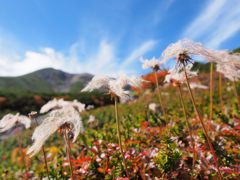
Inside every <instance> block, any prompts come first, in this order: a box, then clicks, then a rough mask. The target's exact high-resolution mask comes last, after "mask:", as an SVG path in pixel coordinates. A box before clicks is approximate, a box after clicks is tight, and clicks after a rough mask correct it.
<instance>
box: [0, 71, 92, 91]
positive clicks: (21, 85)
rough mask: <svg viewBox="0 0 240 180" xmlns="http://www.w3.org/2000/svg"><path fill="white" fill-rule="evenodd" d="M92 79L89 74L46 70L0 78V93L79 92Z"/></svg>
mask: <svg viewBox="0 0 240 180" xmlns="http://www.w3.org/2000/svg"><path fill="white" fill-rule="evenodd" d="M92 77H93V75H92V74H89V73H81V74H72V73H67V72H64V71H62V70H57V69H54V68H44V69H40V70H37V71H34V72H31V73H28V74H25V75H21V76H16V77H6V76H5V77H0V91H8V92H15V91H16V92H35V93H62V92H79V91H80V89H81V88H83V87H84V86H85V85H86V84H87V83H88V82H89V81H90V80H91V78H92Z"/></svg>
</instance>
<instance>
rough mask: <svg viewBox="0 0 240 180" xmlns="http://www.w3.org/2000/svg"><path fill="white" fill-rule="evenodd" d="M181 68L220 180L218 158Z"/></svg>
mask: <svg viewBox="0 0 240 180" xmlns="http://www.w3.org/2000/svg"><path fill="white" fill-rule="evenodd" d="M183 68H184V73H185V78H186V83H187V87H188V91H189V94H190V97H191V101H192V104H193V107H194V111H195V114H196V116H197V118H198V119H199V121H200V123H201V125H202V129H203V132H204V134H205V136H206V139H207V143H208V146H209V148H210V151H211V153H212V155H213V159H214V163H215V166H216V168H217V173H218V178H219V179H221V180H222V179H223V177H222V174H221V171H220V169H219V165H218V158H217V156H216V154H215V151H214V149H213V146H212V142H211V139H210V137H209V135H208V132H207V128H206V127H205V125H204V122H203V120H202V117H201V115H200V113H199V111H198V109H197V106H196V103H195V99H194V96H193V93H192V90H191V87H190V84H189V79H188V75H187V72H186V68H185V66H183Z"/></svg>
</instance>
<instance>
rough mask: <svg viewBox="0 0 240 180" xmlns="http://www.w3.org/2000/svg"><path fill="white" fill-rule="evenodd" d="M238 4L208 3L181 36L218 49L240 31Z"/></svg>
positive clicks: (222, 0) (216, 0) (223, 0)
mask: <svg viewBox="0 0 240 180" xmlns="http://www.w3.org/2000/svg"><path fill="white" fill-rule="evenodd" d="M238 4H239V1H238V0H232V1H229V0H213V1H209V2H208V3H207V4H206V5H205V7H204V8H203V10H202V11H200V14H199V15H198V16H197V17H196V18H195V19H194V20H193V22H191V23H190V25H189V26H188V27H187V28H186V29H185V31H184V33H183V35H182V36H183V37H188V38H191V39H194V40H199V41H202V42H204V43H205V44H206V45H207V46H208V47H211V48H219V47H220V46H221V45H222V43H223V42H225V41H226V40H227V39H229V38H231V37H232V36H234V35H235V34H236V33H237V32H238V31H239V30H240V21H239V19H240V6H238Z"/></svg>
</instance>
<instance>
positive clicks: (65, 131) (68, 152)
mask: <svg viewBox="0 0 240 180" xmlns="http://www.w3.org/2000/svg"><path fill="white" fill-rule="evenodd" d="M64 139H65V143H66V145H67V147H66V152H67V157H68V162H69V168H70V173H71V180H74V176H73V167H72V161H71V146H70V144H69V139H68V137H67V129H65V130H64Z"/></svg>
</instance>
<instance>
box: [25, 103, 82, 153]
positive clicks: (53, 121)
mask: <svg viewBox="0 0 240 180" xmlns="http://www.w3.org/2000/svg"><path fill="white" fill-rule="evenodd" d="M64 124H69V125H70V126H71V129H72V132H73V134H74V137H73V142H75V141H76V139H77V137H78V135H79V133H83V131H84V128H83V124H82V120H81V117H80V116H79V113H78V111H77V110H76V109H74V108H73V107H72V106H65V107H64V108H62V109H56V110H53V111H51V112H50V113H48V115H47V116H46V118H45V119H44V120H43V122H42V123H41V124H40V125H39V126H38V127H37V128H36V129H35V131H34V132H33V135H32V140H33V141H34V142H33V145H32V146H31V147H30V148H29V149H28V151H27V154H28V155H30V157H32V156H34V155H36V154H37V153H38V152H39V151H40V150H41V147H42V146H43V145H44V143H45V141H46V140H47V139H48V138H49V137H50V136H51V135H52V134H53V133H54V132H56V131H57V130H58V129H59V128H60V127H61V126H63V125H64Z"/></svg>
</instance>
